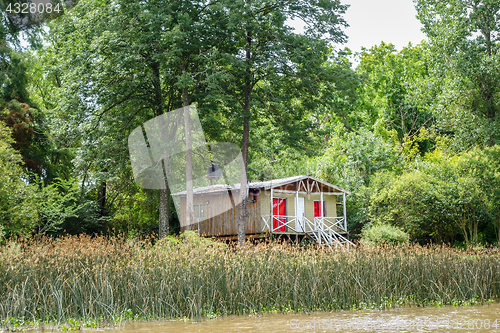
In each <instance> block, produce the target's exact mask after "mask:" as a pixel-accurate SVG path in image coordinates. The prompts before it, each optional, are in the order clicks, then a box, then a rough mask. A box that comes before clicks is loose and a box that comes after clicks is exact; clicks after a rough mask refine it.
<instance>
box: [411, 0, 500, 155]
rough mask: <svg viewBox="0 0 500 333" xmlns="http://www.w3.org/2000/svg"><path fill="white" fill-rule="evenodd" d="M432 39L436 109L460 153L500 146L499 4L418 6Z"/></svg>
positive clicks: (471, 0)
mask: <svg viewBox="0 0 500 333" xmlns="http://www.w3.org/2000/svg"><path fill="white" fill-rule="evenodd" d="M415 4H416V8H417V12H418V18H419V19H420V21H421V22H422V24H423V26H424V29H423V30H424V32H425V33H426V34H427V37H428V38H429V49H430V52H431V59H432V63H431V69H430V71H431V76H432V78H433V81H435V83H434V84H433V89H435V94H436V96H437V98H436V99H435V101H434V103H433V104H432V109H433V111H434V113H435V114H436V117H437V118H438V120H439V121H438V125H439V127H440V128H441V131H442V132H443V133H445V134H452V135H453V136H454V137H455V138H456V139H455V140H454V143H453V147H454V149H455V150H456V151H460V150H465V149H470V148H471V147H472V146H474V145H475V144H480V145H485V144H486V145H490V146H491V145H493V144H495V143H498V142H499V140H500V132H499V117H498V116H499V115H498V103H499V101H498V92H499V89H500V88H499V87H500V84H499V83H500V64H499V61H498V47H499V45H500V44H499V42H500V40H499V39H498V34H499V32H500V30H499V29H500V28H499V24H498V23H499V22H498V20H499V15H498V14H499V12H500V3H498V1H494V0H453V1H444V0H415Z"/></svg>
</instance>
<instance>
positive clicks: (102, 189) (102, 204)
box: [97, 169, 107, 216]
mask: <svg viewBox="0 0 500 333" xmlns="http://www.w3.org/2000/svg"><path fill="white" fill-rule="evenodd" d="M106 171H107V170H106V169H104V170H103V172H106ZM97 205H98V207H99V213H100V214H101V216H106V181H105V180H103V181H101V183H100V184H99V189H98V190H97Z"/></svg>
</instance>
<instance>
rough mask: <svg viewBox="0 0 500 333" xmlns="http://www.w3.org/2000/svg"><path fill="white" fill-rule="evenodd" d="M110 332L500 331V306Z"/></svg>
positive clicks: (173, 324)
mask: <svg viewBox="0 0 500 333" xmlns="http://www.w3.org/2000/svg"><path fill="white" fill-rule="evenodd" d="M86 331H87V332H97V331H105V332H109V333H118V332H123V333H131V332H138V333H142V332H144V333H146V332H148V333H149V332H151V333H163V332H168V333H181V332H199V333H212V332H213V333H219V332H242V333H243V332H259V333H260V332H262V333H274V332H401V333H402V332H409V333H410V332H436V333H438V332H439V333H441V332H450V333H451V332H489V333H494V332H499V333H500V304H499V303H495V304H489V305H480V306H468V307H425V308H419V307H414V308H402V309H394V310H383V311H376V310H357V311H338V312H332V313H325V312H321V313H311V314H303V313H302V314H297V313H291V314H272V313H271V314H262V315H246V316H227V317H221V318H217V319H204V320H201V321H199V322H193V321H186V322H184V321H164V322H146V323H126V324H123V325H121V327H119V328H113V329H101V330H86Z"/></svg>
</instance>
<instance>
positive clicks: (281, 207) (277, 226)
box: [273, 198, 286, 231]
mask: <svg viewBox="0 0 500 333" xmlns="http://www.w3.org/2000/svg"><path fill="white" fill-rule="evenodd" d="M285 200H286V199H278V198H273V230H274V231H286V225H285V222H286V211H285V207H286V206H285Z"/></svg>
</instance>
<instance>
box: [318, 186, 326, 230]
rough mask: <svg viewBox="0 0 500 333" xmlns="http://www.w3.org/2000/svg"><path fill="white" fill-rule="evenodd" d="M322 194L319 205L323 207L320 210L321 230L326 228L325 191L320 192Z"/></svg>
mask: <svg viewBox="0 0 500 333" xmlns="http://www.w3.org/2000/svg"><path fill="white" fill-rule="evenodd" d="M320 193H321V199H320V203H319V206H320V207H321V208H320V210H319V211H320V212H321V228H322V229H323V228H324V226H325V211H324V207H325V206H324V203H323V191H321V192H320Z"/></svg>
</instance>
